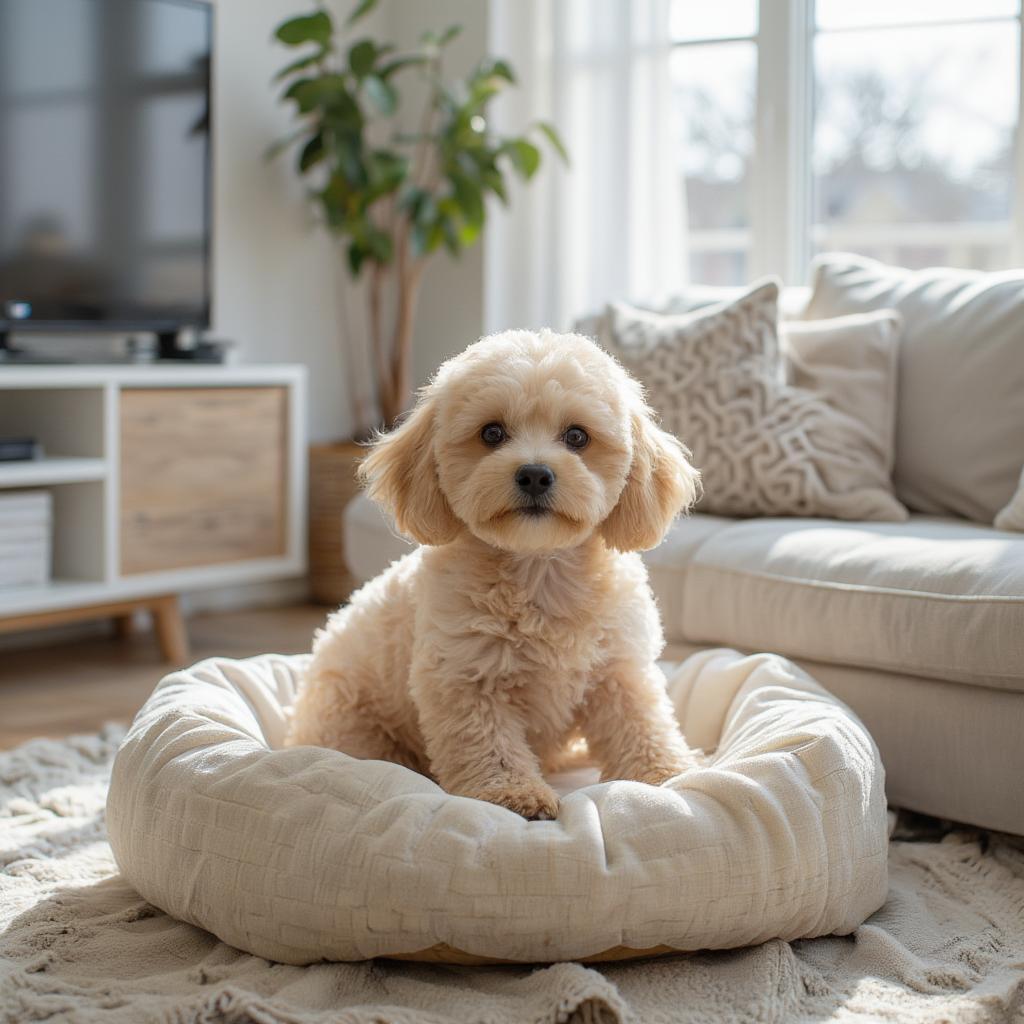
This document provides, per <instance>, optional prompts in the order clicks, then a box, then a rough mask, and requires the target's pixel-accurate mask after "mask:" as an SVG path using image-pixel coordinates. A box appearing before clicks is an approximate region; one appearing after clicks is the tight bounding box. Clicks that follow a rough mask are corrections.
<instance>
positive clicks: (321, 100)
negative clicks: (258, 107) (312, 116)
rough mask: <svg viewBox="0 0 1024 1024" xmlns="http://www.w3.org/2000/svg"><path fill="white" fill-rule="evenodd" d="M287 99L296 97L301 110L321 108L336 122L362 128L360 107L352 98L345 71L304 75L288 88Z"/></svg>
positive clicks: (296, 102) (305, 112) (303, 111)
mask: <svg viewBox="0 0 1024 1024" xmlns="http://www.w3.org/2000/svg"><path fill="white" fill-rule="evenodd" d="M283 98H284V99H286V100H294V101H295V104H296V105H297V106H298V108H299V113H300V114H308V113H310V111H312V110H316V109H320V110H322V111H324V113H325V115H329V118H330V120H331V122H332V124H337V125H339V126H350V127H353V128H359V127H360V125H361V118H360V114H359V108H358V107H357V106H356V102H355V100H354V99H352V94H351V93H350V92H349V89H348V82H347V80H346V79H345V76H344V75H337V74H330V75H320V77H319V78H300V79H299V80H298V81H297V82H293V83H292V84H291V86H289V88H288V89H287V90H286V91H285V93H284V96H283Z"/></svg>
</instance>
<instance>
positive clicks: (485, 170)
mask: <svg viewBox="0 0 1024 1024" xmlns="http://www.w3.org/2000/svg"><path fill="white" fill-rule="evenodd" d="M376 5H377V0H360V2H359V3H358V4H357V5H356V7H355V8H354V10H353V11H352V13H351V14H350V15H349V17H348V19H347V20H346V21H345V22H344V23H343V24H341V25H339V24H337V23H336V22H335V20H334V19H333V18H332V16H331V14H330V12H329V11H328V10H327V9H326V8H325V7H324V6H323V5H320V6H318V7H316V9H314V10H313V11H311V12H309V13H307V14H303V15H301V16H299V17H294V18H290V19H289V20H287V21H285V22H284V23H282V24H281V25H279V26H278V28H277V31H276V33H275V35H276V38H277V40H278V41H279V42H280V43H282V44H283V45H285V46H287V47H289V48H290V49H292V50H293V51H295V52H294V53H293V54H292V59H291V60H290V62H289V63H288V65H287V66H286V67H285V68H283V70H282V71H280V72H279V74H278V75H277V76H276V79H275V81H277V82H279V83H281V84H282V85H283V92H282V99H283V100H284V101H285V102H286V103H288V104H290V105H291V107H292V109H293V112H294V115H295V120H296V128H295V130H294V131H293V132H292V133H291V134H289V135H288V136H287V137H286V138H284V139H282V140H280V141H279V142H278V143H276V144H275V145H274V146H273V147H272V155H277V154H279V153H282V152H285V151H292V152H294V154H295V166H296V170H297V172H298V173H299V174H300V175H301V176H302V178H303V180H304V181H305V182H306V183H307V185H308V195H309V199H310V202H311V203H312V205H313V208H314V210H315V212H316V214H317V216H318V218H319V220H320V221H321V222H322V224H323V225H324V227H325V228H326V230H328V231H330V232H331V234H332V236H333V237H334V238H336V239H337V241H338V243H339V247H340V248H341V249H343V258H344V262H345V265H346V266H347V268H348V272H349V273H350V275H351V276H352V278H353V279H354V280H358V281H365V285H366V286H365V288H364V289H363V294H364V295H365V299H366V303H367V321H366V322H367V325H368V329H367V332H366V339H365V344H366V347H367V349H368V352H365V353H364V355H365V356H366V357H367V358H365V359H364V360H363V364H364V365H369V366H371V367H372V370H371V373H372V377H373V380H372V382H367V381H357V382H356V383H357V386H358V387H359V392H358V393H357V394H356V395H353V416H354V420H355V426H356V432H357V433H356V436H357V438H359V437H363V436H366V435H367V434H368V433H369V430H370V429H371V428H374V427H384V428H387V427H390V426H391V425H393V424H394V422H395V420H396V419H397V418H398V417H399V416H400V415H401V414H402V412H403V411H404V410H405V408H406V407H407V405H408V403H409V399H410V397H411V393H412V378H411V366H412V358H411V357H412V340H413V326H414V318H415V313H416V302H417V297H418V293H419V287H420V281H421V279H422V274H423V270H424V267H425V266H426V264H427V262H428V261H429V260H430V259H431V258H432V257H433V256H434V254H436V253H438V252H439V251H441V250H442V249H444V250H446V251H447V252H448V253H450V254H451V255H453V256H458V255H459V253H460V252H461V251H462V250H463V249H464V248H466V247H468V246H471V245H473V244H475V243H476V242H477V241H478V240H479V238H480V235H481V231H482V230H483V228H484V225H485V223H486V220H487V203H486V200H487V197H488V196H496V197H497V198H498V200H499V201H501V202H502V203H507V202H508V193H507V179H508V176H509V175H510V174H514V175H518V176H519V177H520V178H522V179H523V180H526V181H528V180H529V179H530V178H532V177H533V176H534V174H535V173H536V172H537V170H538V168H539V167H540V164H541V150H540V148H539V147H538V146H537V145H536V144H535V141H544V140H546V142H547V143H548V144H549V145H550V146H552V147H553V148H554V149H555V151H556V152H557V153H558V154H559V155H560V156H561V157H562V158H563V159H567V157H566V153H565V150H564V147H563V146H562V143H561V141H560V139H559V137H558V135H557V134H556V132H555V130H554V129H553V128H552V127H551V125H549V124H547V123H545V122H536V123H534V124H532V125H530V126H529V128H528V129H527V131H526V132H525V133H524V134H522V135H516V136H502V135H498V134H497V133H495V132H494V131H493V130H492V128H491V126H490V124H489V122H488V119H487V114H488V108H489V105H490V103H491V102H492V100H493V99H494V98H495V97H496V96H497V95H499V94H500V93H501V92H502V90H504V89H506V88H507V87H508V86H510V85H513V84H514V83H515V73H514V72H513V70H512V68H511V67H510V66H509V65H508V63H507V62H506V61H503V60H500V59H496V58H492V57H484V58H483V59H481V60H480V61H479V62H478V63H477V64H476V66H475V67H474V68H473V69H472V70H471V71H470V72H469V73H468V74H467V75H466V76H464V77H462V78H458V79H454V80H451V79H448V78H446V76H445V74H444V68H443V56H444V51H445V47H446V46H447V45H448V44H449V43H450V42H451V41H452V40H453V39H455V38H456V36H457V35H458V34H459V31H460V29H459V26H451V27H449V28H447V29H445V30H444V31H442V32H439V33H426V34H425V35H424V36H423V37H422V38H421V39H420V41H419V44H418V45H417V46H415V47H414V48H412V49H409V50H401V51H400V50H399V49H398V48H397V47H395V46H394V45H391V44H388V43H380V42H378V41H376V40H374V39H371V38H365V37H359V38H352V36H353V35H354V33H353V31H352V30H353V28H354V27H355V26H356V25H357V23H359V22H360V21H361V20H362V19H363V18H364V17H365V16H366V15H367V14H368V13H369V12H370V11H371V10H373V8H374V7H375V6H376ZM414 84H418V85H419V87H420V88H419V89H417V90H416V91H415V99H414V101H413V102H414V103H415V105H416V107H417V109H416V111H415V119H413V118H411V117H406V118H405V119H403V118H402V116H401V115H402V113H403V109H402V97H403V92H402V90H404V92H405V95H407V96H412V95H413V93H412V90H411V88H410V87H411V86H413V85H414ZM413 121H414V124H415V127H413V128H411V129H410V128H408V125H409V124H412V123H413ZM403 125H404V127H403ZM347 340H348V343H349V344H363V342H364V339H363V338H361V337H356V338H350V339H347ZM367 384H371V387H370V388H369V389H367V388H366V385H367ZM367 390H370V391H371V392H372V394H373V396H374V400H375V401H374V404H375V411H373V410H371V409H370V408H368V405H367V403H366V402H365V401H363V400H362V397H361V396H362V395H363V394H365V393H366V391H367ZM358 455H359V449H358V447H357V446H356V445H355V444H354V443H348V444H344V443H342V444H335V445H318V446H315V447H314V448H313V449H312V451H311V459H310V499H311V500H310V516H311V521H310V566H311V577H312V583H313V592H314V596H317V597H319V598H320V599H322V600H326V601H330V602H336V601H339V600H341V599H343V598H344V597H345V596H347V593H348V590H349V586H348V581H347V579H346V578H345V567H344V554H343V551H342V531H341V525H340V516H341V513H342V511H343V509H344V504H345V502H346V501H347V500H348V498H349V497H350V496H351V494H352V493H353V492H354V489H355V486H354V483H353V480H352V470H353V467H354V462H355V460H356V458H358Z"/></svg>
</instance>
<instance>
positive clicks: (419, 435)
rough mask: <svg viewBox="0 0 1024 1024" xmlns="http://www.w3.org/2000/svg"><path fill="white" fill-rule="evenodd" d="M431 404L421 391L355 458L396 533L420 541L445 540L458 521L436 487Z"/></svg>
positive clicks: (362, 477)
mask: <svg viewBox="0 0 1024 1024" xmlns="http://www.w3.org/2000/svg"><path fill="white" fill-rule="evenodd" d="M433 433H434V405H433V401H432V399H431V398H430V397H429V396H427V397H424V398H422V399H421V400H420V402H419V403H418V404H417V406H416V408H415V409H413V411H412V413H411V414H410V415H409V416H408V417H407V418H406V419H405V420H404V422H402V424H401V425H400V426H398V427H397V428H396V429H395V430H393V431H391V433H390V434H383V435H381V436H380V437H379V438H378V439H377V440H376V441H375V442H374V445H373V448H372V449H371V451H370V454H369V455H367V456H366V458H365V459H363V461H362V462H361V463H360V464H359V471H358V472H359V479H360V480H361V481H362V482H363V483H364V484H365V485H366V492H367V494H369V496H370V497H371V498H373V500H374V501H376V502H379V503H380V504H381V505H383V506H384V507H385V508H386V509H387V510H388V511H389V512H390V513H391V515H392V516H394V520H395V526H397V527H398V529H399V531H400V532H401V533H404V534H406V535H407V536H409V537H412V538H413V540H417V541H419V542H420V543H421V544H431V545H438V544H447V543H448V542H449V541H450V540H454V539H455V536H456V534H457V533H458V532H459V527H460V523H459V520H458V519H457V518H456V516H455V513H454V512H452V509H451V506H450V505H449V504H448V499H447V498H445V496H444V493H443V492H442V491H441V485H440V483H439V482H438V479H437V463H436V462H435V460H434V449H433Z"/></svg>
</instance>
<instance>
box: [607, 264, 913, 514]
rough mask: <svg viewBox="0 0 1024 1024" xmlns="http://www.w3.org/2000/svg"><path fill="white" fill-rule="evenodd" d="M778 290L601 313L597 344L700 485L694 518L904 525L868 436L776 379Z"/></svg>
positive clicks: (815, 398) (854, 422)
mask: <svg viewBox="0 0 1024 1024" xmlns="http://www.w3.org/2000/svg"><path fill="white" fill-rule="evenodd" d="M778 295H779V290H778V285H777V283H776V282H775V281H767V282H762V283H761V284H757V285H754V286H753V287H752V288H751V289H750V290H749V291H748V292H746V293H745V294H743V295H742V296H741V297H740V298H738V299H737V300H735V301H733V302H727V303H722V304H720V305H717V306H711V307H707V308H704V309H699V310H697V311H695V312H693V313H688V314H682V315H676V316H664V315H660V314H657V313H648V312H644V311H642V310H638V309H634V308H632V307H630V306H625V305H622V304H619V303H614V304H612V305H610V306H609V307H608V311H607V314H606V316H605V317H604V318H603V322H602V324H601V327H602V335H601V336H600V338H599V340H600V341H601V342H602V344H603V345H604V346H605V348H607V349H608V350H609V351H610V352H612V353H613V354H614V355H616V356H617V357H618V358H619V359H620V360H621V362H622V363H623V364H624V365H625V366H626V368H627V369H628V370H629V371H630V372H631V373H633V375H634V376H636V377H637V378H638V379H639V380H640V381H642V382H643V384H644V386H645V387H646V389H647V395H648V398H649V400H650V402H651V405H652V406H653V407H654V408H655V410H657V412H658V413H659V415H660V416H661V419H662V422H663V424H664V426H665V427H666V428H667V429H668V430H670V431H672V432H673V433H674V434H675V435H676V436H677V437H679V438H680V439H681V440H682V441H683V442H684V443H685V444H687V445H689V446H690V448H691V449H692V452H693V461H694V464H695V465H696V466H697V467H698V468H699V469H700V471H701V474H702V476H703V490H704V495H703V498H702V500H701V502H700V505H699V508H700V510H701V511H703V512H715V513H718V514H720V515H733V516H753V515H802V516H829V517H833V518H837V519H870V520H883V521H890V522H895V521H900V520H903V519H906V517H907V510H906V509H905V508H904V507H903V506H902V505H901V504H900V503H899V502H898V501H897V500H896V499H895V498H894V497H893V495H892V493H891V489H890V484H889V469H888V466H887V465H886V460H885V453H884V452H883V453H881V454H880V453H879V451H878V450H877V445H876V444H875V442H874V440H873V437H872V432H871V431H869V430H867V429H866V428H865V427H864V425H863V424H862V423H861V422H860V421H859V420H858V419H855V418H854V417H851V416H849V415H848V414H846V413H844V412H843V411H842V410H841V409H839V408H836V407H834V406H833V405H831V404H829V402H828V401H827V400H826V399H825V398H824V397H822V396H821V395H819V394H816V393H814V392H813V391H810V390H807V389H805V388H801V387H794V386H792V385H791V384H788V383H786V381H785V379H784V371H783V362H782V357H781V355H780V352H779V341H778V334H777V320H778Z"/></svg>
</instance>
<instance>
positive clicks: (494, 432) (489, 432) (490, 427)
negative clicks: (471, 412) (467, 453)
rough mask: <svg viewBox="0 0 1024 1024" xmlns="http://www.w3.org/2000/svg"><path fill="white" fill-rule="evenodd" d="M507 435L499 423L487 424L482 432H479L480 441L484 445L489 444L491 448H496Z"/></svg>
mask: <svg viewBox="0 0 1024 1024" xmlns="http://www.w3.org/2000/svg"><path fill="white" fill-rule="evenodd" d="M507 436H508V435H507V434H506V433H505V428H504V427H503V426H502V425H501V424H500V423H488V424H487V426H486V427H484V429H483V430H481V431H480V440H481V441H483V443H484V444H489V445H490V446H491V447H492V448H495V447H497V446H498V445H499V444H501V442H502V441H504V440H505V438H506V437H507Z"/></svg>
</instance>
